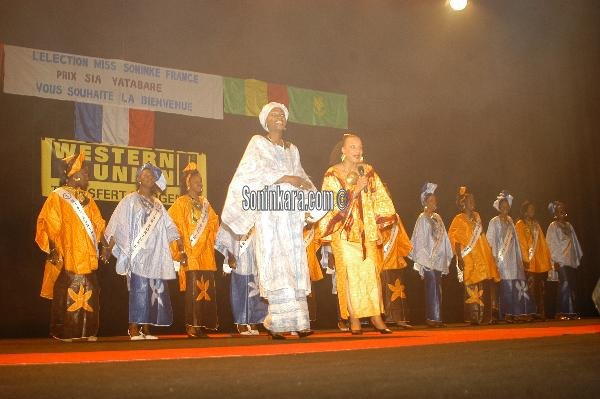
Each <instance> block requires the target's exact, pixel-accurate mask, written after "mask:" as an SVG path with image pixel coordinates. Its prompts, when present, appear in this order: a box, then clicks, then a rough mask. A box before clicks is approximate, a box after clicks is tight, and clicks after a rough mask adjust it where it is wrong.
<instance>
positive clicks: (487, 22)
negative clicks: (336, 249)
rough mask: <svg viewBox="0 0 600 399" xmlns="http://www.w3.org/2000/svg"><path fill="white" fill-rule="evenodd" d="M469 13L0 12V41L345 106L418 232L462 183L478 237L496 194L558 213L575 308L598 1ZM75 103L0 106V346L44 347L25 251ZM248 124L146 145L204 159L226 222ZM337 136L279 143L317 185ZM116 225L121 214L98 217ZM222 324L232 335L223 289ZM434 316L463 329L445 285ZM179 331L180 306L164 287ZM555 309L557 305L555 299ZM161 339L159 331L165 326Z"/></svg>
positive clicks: (308, 8) (37, 272)
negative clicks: (57, 142)
mask: <svg viewBox="0 0 600 399" xmlns="http://www.w3.org/2000/svg"><path fill="white" fill-rule="evenodd" d="M471 3H472V4H470V5H469V7H467V9H466V10H465V11H463V12H461V13H456V12H452V11H451V10H450V9H449V8H448V7H447V6H446V5H445V1H444V0H428V1H366V0H365V1H275V0H271V1H266V0H255V1H172V2H159V1H106V0H103V1H95V2H92V1H53V2H40V1H13V2H9V1H0V41H1V42H4V43H6V44H12V45H17V46H24V47H32V48H38V49H46V50H54V51H61V52H67V53H74V54H82V55H89V56H97V57H105V58H119V59H124V60H128V61H134V62H140V63H145V64H150V65H157V66H162V67H173V68H178V69H187V70H192V71H198V72H204V73H212V74H218V75H223V76H231V77H240V78H256V79H260V80H264V81H268V82H273V83H282V84H288V85H293V86H296V87H303V88H310V89H317V90H324V91H331V92H337V93H345V94H347V95H348V113H349V127H350V129H351V130H353V131H355V132H357V133H358V134H359V135H361V136H362V137H363V140H364V144H365V147H366V154H365V157H366V161H367V162H370V163H372V164H373V165H374V166H375V168H376V169H377V170H378V172H379V173H380V175H381V176H382V179H383V180H384V181H385V182H387V183H388V184H389V186H390V189H391V192H392V194H393V198H394V202H395V205H396V207H397V210H398V213H399V214H400V216H401V217H402V218H403V220H404V223H405V225H406V228H407V230H408V232H409V234H410V232H411V231H412V227H413V226H414V222H415V220H416V217H417V216H418V214H419V212H420V210H421V209H420V202H419V199H418V196H419V192H420V187H421V186H422V184H423V183H424V182H425V181H433V182H437V183H438V184H439V187H438V192H437V194H438V199H439V203H440V209H439V213H440V214H441V215H442V217H443V218H444V220H445V222H446V224H447V225H448V224H449V223H450V221H451V219H452V217H453V216H454V214H455V213H456V207H455V205H454V199H455V194H456V190H457V187H458V186H459V185H468V186H469V187H470V188H471V189H472V191H473V192H474V193H475V195H476V198H477V201H478V204H479V208H480V212H481V214H482V216H483V218H484V220H485V223H486V224H487V221H488V220H489V218H491V217H492V216H494V214H495V211H494V209H493V208H492V206H491V202H492V201H493V200H494V199H495V197H496V195H497V193H498V192H499V191H500V190H501V189H508V190H510V191H511V192H512V193H513V195H514V196H515V204H516V206H514V207H513V212H512V213H513V217H515V219H516V218H517V217H518V209H519V205H520V203H521V202H522V201H524V200H525V199H531V200H533V201H534V202H535V203H536V205H538V218H539V219H540V222H541V224H542V226H543V228H545V227H546V226H547V225H548V223H549V222H550V215H549V214H548V212H547V211H546V205H547V203H548V202H549V201H550V200H553V199H562V200H564V201H566V202H567V204H568V207H569V216H570V218H571V221H572V223H573V225H574V227H575V229H576V231H577V233H578V235H579V238H580V241H581V244H582V246H583V251H584V258H583V264H582V267H581V268H580V269H579V270H578V273H577V277H578V294H579V297H578V305H579V309H580V311H582V313H583V314H585V315H592V314H595V310H594V308H593V305H592V302H591V300H590V294H591V291H592V289H593V287H594V285H595V283H596V281H597V279H598V276H599V271H600V270H599V266H598V263H599V260H600V252H599V247H600V239H599V237H600V215H599V211H598V205H599V200H600V195H599V188H598V183H599V180H600V167H599V166H598V161H597V158H596V157H597V156H598V150H599V149H600V146H599V144H600V140H599V139H598V137H597V135H598V130H599V127H600V112H598V111H599V110H600V82H599V76H600V74H599V71H600V24H599V23H598V22H599V21H600V2H598V1H595V0H588V1H584V0H573V1H568V2H567V1H561V0H529V1H521V0H503V1H491V0H488V1H485V0H481V1H471ZM73 121H74V116H73V103H71V102H67V101H58V100H46V99H42V98H35V97H26V96H18V95H8V94H4V93H2V94H0V132H1V135H2V145H1V146H0V163H1V164H0V176H1V182H2V186H3V188H2V190H1V194H0V196H1V198H2V202H1V209H0V218H1V219H0V222H1V224H0V227H1V228H2V230H3V231H2V234H1V237H2V239H1V241H0V245H1V246H0V268H1V278H0V281H1V282H0V336H2V337H18V336H46V335H47V334H48V320H49V302H48V301H46V300H44V299H41V298H40V297H39V296H38V293H39V287H40V283H41V276H42V269H43V267H42V265H43V259H44V256H43V255H42V253H41V251H40V250H39V249H38V248H37V247H36V246H35V244H34V242H33V237H34V230H35V220H36V217H37V214H38V212H39V210H40V208H41V205H42V203H43V201H44V198H43V197H42V196H41V194H40V172H39V171H40V138H41V137H43V136H48V137H62V138H73V130H74V127H73V125H74V122H73ZM259 130H260V127H259V125H258V121H257V120H256V119H254V118H250V117H243V116H233V115H228V114H226V115H225V116H224V119H223V120H211V119H202V118H195V117H186V116H181V115H171V114H161V115H160V117H158V116H157V125H156V139H155V145H156V147H158V148H172V149H181V150H190V151H198V152H204V153H206V154H207V158H208V197H209V200H210V201H211V203H212V204H213V206H214V207H215V208H216V210H217V211H218V212H220V211H221V208H222V204H223V202H224V199H225V193H226V189H227V185H228V184H229V181H230V179H231V176H232V175H233V172H234V170H235V167H236V166H237V163H238V161H239V159H240V157H241V154H242V152H243V150H244V148H245V146H246V144H247V142H248V140H249V138H250V137H251V135H252V133H253V132H257V131H259ZM341 134H342V131H341V130H336V129H331V128H322V127H312V126H304V125H296V124H289V125H288V131H287V133H286V135H287V138H288V139H289V140H290V141H292V142H294V143H295V144H296V145H297V146H298V148H299V150H300V154H301V158H302V163H303V166H304V168H305V169H306V171H307V172H308V173H309V174H310V175H311V176H313V180H314V181H315V183H316V184H317V185H318V184H320V183H321V180H322V175H323V172H324V170H325V169H326V167H327V163H328V157H329V153H330V150H331V148H332V147H333V145H334V144H335V142H336V141H337V140H338V139H339V138H340V136H341ZM100 205H101V209H102V211H103V215H104V217H105V218H106V219H107V220H108V218H109V217H110V213H111V211H112V209H113V208H114V206H115V203H100ZM407 274H408V279H407V280H408V281H407V286H408V297H409V301H410V306H411V317H412V320H413V321H414V322H417V323H418V322H423V319H424V300H423V295H424V294H423V284H422V283H421V282H420V281H419V278H418V275H417V274H416V273H415V272H412V271H410V270H409V271H407ZM99 277H100V283H101V286H102V294H101V304H102V307H101V330H100V335H113V334H119V335H123V334H125V332H126V327H127V293H126V287H125V282H124V280H123V278H122V277H121V276H117V275H116V273H115V272H114V262H113V263H111V264H110V265H108V266H104V267H101V269H100V271H99ZM218 284H219V292H218V297H219V298H218V299H219V306H220V309H219V315H220V319H221V325H222V327H223V329H224V330H230V329H231V314H230V311H229V305H228V279H227V278H219V281H218ZM444 290H445V292H444V301H445V302H444V312H445V318H446V320H447V321H449V322H453V321H455V322H456V321H460V319H461V317H462V297H461V295H462V294H461V290H460V286H459V285H458V283H457V282H456V279H455V276H454V274H452V275H451V276H450V277H448V278H446V279H445V280H444ZM329 292H330V283H329V281H328V280H326V281H323V282H319V283H317V286H316V293H317V295H318V297H319V320H318V322H317V324H316V325H315V327H316V328H325V327H332V326H334V325H335V302H334V301H333V297H332V296H331V295H330V294H329ZM171 295H172V297H173V300H174V313H175V317H176V322H175V324H174V325H173V326H172V327H171V328H170V329H168V331H178V332H182V331H183V321H182V313H183V306H182V298H181V295H178V293H177V292H176V287H175V284H172V285H171ZM550 299H551V298H549V302H551V301H550ZM162 331H167V329H163V330H162Z"/></svg>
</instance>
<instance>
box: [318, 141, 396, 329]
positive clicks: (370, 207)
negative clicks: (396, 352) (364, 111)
mask: <svg viewBox="0 0 600 399" xmlns="http://www.w3.org/2000/svg"><path fill="white" fill-rule="evenodd" d="M334 159H335V160H336V162H337V163H335V165H333V166H331V167H330V168H329V169H328V170H327V172H326V173H325V176H324V180H323V188H322V189H323V190H324V191H331V192H333V193H334V195H335V198H336V201H335V204H336V205H335V207H334V209H333V210H332V211H330V212H329V213H328V214H327V215H326V216H325V217H324V218H323V219H321V221H320V222H319V229H320V231H321V236H322V237H324V238H325V237H329V238H330V239H331V246H332V249H333V254H334V257H335V260H336V274H337V292H338V301H339V305H340V316H341V318H342V319H348V318H349V319H350V325H351V331H352V333H353V334H361V333H362V330H361V325H360V318H362V317H370V318H371V322H372V324H373V326H374V327H375V329H376V330H377V331H379V332H380V333H382V334H390V333H391V330H389V329H388V328H386V326H385V323H384V322H383V320H382V318H381V314H382V313H384V306H383V300H382V294H381V280H380V273H381V269H382V263H383V262H382V259H381V251H380V249H379V248H378V245H380V244H381V230H383V229H386V228H390V227H391V226H392V224H393V223H394V222H395V221H396V211H395V209H394V204H393V203H392V200H391V199H390V197H389V195H388V194H387V192H386V190H385V187H384V186H383V183H382V182H381V179H380V178H379V176H378V175H377V173H376V172H375V169H373V167H372V166H371V165H368V164H365V163H363V146H362V140H361V139H360V137H358V136H357V135H355V134H352V133H350V134H345V135H344V136H343V138H342V140H341V141H340V142H339V143H338V145H337V146H336V147H335V148H334V151H333V153H332V160H334ZM338 160H341V162H340V161H338ZM333 163H334V162H332V164H333Z"/></svg>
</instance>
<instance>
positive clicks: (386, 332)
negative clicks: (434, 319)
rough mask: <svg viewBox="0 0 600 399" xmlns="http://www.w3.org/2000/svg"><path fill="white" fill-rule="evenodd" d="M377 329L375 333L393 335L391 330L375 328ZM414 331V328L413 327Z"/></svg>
mask: <svg viewBox="0 0 600 399" xmlns="http://www.w3.org/2000/svg"><path fill="white" fill-rule="evenodd" d="M373 327H374V328H375V331H377V332H378V333H379V334H393V332H392V330H390V329H389V328H387V327H386V328H377V327H375V326H373ZM411 329H412V327H411Z"/></svg>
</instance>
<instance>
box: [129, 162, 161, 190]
mask: <svg viewBox="0 0 600 399" xmlns="http://www.w3.org/2000/svg"><path fill="white" fill-rule="evenodd" d="M144 169H148V170H149V171H150V172H152V174H153V175H154V180H155V182H154V183H155V184H156V186H157V187H158V188H160V191H165V189H166V188H167V179H165V175H164V173H163V171H162V170H161V169H160V168H159V167H158V166H154V165H152V164H151V163H150V162H146V163H145V164H143V165H142V166H140V167H139V168H138V171H137V174H136V179H139V178H140V175H141V174H142V171H143V170H144Z"/></svg>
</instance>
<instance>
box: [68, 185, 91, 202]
mask: <svg viewBox="0 0 600 399" xmlns="http://www.w3.org/2000/svg"><path fill="white" fill-rule="evenodd" d="M64 187H65V189H66V190H67V191H68V192H70V193H71V194H72V195H73V196H74V197H75V198H77V201H79V203H80V204H81V205H84V206H85V205H87V203H88V202H89V201H90V199H89V198H88V197H87V196H86V195H85V190H82V189H81V188H79V187H72V186H64Z"/></svg>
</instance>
